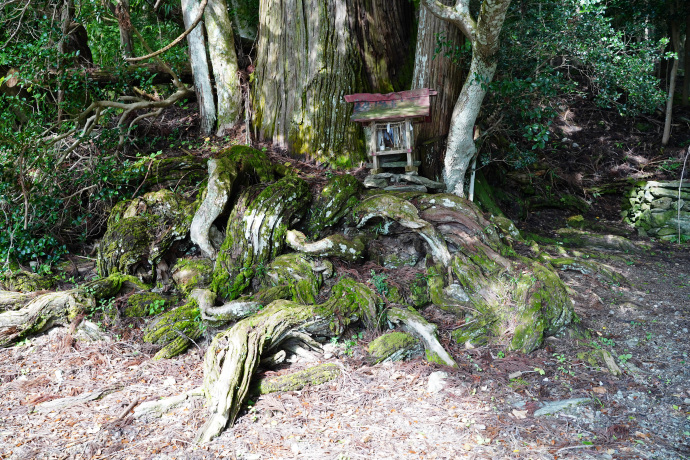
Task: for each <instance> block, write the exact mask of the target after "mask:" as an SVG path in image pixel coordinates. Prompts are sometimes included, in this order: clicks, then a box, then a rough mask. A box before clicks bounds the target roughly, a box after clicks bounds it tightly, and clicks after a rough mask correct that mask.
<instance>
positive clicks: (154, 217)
mask: <svg viewBox="0 0 690 460" xmlns="http://www.w3.org/2000/svg"><path fill="white" fill-rule="evenodd" d="M123 208H124V210H123ZM110 217H111V219H109V225H108V229H107V231H106V233H105V235H104V236H103V239H102V241H101V244H100V246H99V249H98V273H99V274H100V275H101V276H108V275H110V274H111V273H125V274H130V275H131V274H135V272H138V274H141V272H144V274H143V275H142V276H144V277H146V278H150V279H151V280H153V279H155V266H156V265H157V264H158V262H159V261H160V259H161V258H162V256H163V254H164V253H165V252H166V251H167V250H168V249H169V248H170V247H171V246H172V244H173V243H174V242H175V241H177V240H180V239H182V238H184V237H185V236H186V234H187V232H188V231H189V226H190V224H191V221H192V218H193V213H192V212H191V210H190V203H189V202H188V201H187V200H186V199H185V198H183V197H181V196H179V195H176V194H174V193H172V192H170V191H169V190H159V191H157V192H152V193H147V194H146V195H144V196H143V197H141V198H136V199H134V200H132V201H129V202H127V204H126V206H125V205H122V204H119V205H118V206H116V207H115V210H114V213H112V214H111V216H110Z"/></svg>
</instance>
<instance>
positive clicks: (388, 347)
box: [369, 332, 419, 364]
mask: <svg viewBox="0 0 690 460" xmlns="http://www.w3.org/2000/svg"><path fill="white" fill-rule="evenodd" d="M418 345H419V340H418V339H417V338H415V337H413V336H411V335H410V334H407V333H405V332H389V333H387V334H383V335H382V336H380V337H377V338H376V339H374V340H372V341H371V343H369V354H370V355H371V356H372V358H373V360H374V364H376V363H380V362H381V361H386V360H390V361H398V360H401V359H404V358H405V357H407V356H408V355H409V353H410V352H411V351H412V349H413V348H415V347H417V346H418Z"/></svg>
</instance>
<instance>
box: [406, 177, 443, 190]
mask: <svg viewBox="0 0 690 460" xmlns="http://www.w3.org/2000/svg"><path fill="white" fill-rule="evenodd" d="M400 178H401V179H403V180H405V181H407V182H412V183H413V184H419V185H423V186H425V187H427V188H431V189H435V190H444V189H445V188H446V184H444V183H443V182H436V181H433V180H431V179H427V178H426V177H424V176H415V175H412V174H405V175H403V176H400Z"/></svg>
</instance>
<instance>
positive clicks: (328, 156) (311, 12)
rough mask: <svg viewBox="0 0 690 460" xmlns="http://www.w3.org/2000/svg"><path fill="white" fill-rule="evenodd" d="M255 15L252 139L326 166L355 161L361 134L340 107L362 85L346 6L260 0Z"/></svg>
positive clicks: (333, 0) (346, 108)
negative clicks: (254, 134)
mask: <svg viewBox="0 0 690 460" xmlns="http://www.w3.org/2000/svg"><path fill="white" fill-rule="evenodd" d="M259 12H260V15H259V17H260V18H261V19H260V21H261V22H260V24H259V39H258V46H257V56H258V60H257V63H256V71H255V77H254V80H255V82H256V83H255V86H254V88H253V94H252V96H253V97H252V99H253V103H254V113H255V118H254V126H255V128H256V129H257V130H258V135H259V138H260V139H263V140H268V141H272V142H273V144H274V145H276V146H277V147H280V148H285V149H288V150H289V151H290V152H291V153H294V154H297V155H304V156H306V157H307V158H310V159H315V160H317V161H319V162H323V163H328V164H331V165H333V166H344V167H347V166H351V165H353V164H355V163H357V162H358V161H360V160H363V159H364V158H365V157H364V155H363V153H364V142H363V138H362V135H361V129H360V128H359V127H358V126H356V125H355V123H352V122H351V121H350V115H351V113H352V107H351V106H350V104H346V103H345V102H344V101H343V97H344V96H345V95H346V94H351V93H356V92H358V91H359V90H360V89H361V86H362V85H361V77H360V68H361V59H360V56H359V52H358V50H357V48H356V45H355V43H356V42H355V40H354V38H353V36H352V33H351V31H350V28H349V21H348V12H347V4H346V0H280V1H279V0H261V3H260V6H259Z"/></svg>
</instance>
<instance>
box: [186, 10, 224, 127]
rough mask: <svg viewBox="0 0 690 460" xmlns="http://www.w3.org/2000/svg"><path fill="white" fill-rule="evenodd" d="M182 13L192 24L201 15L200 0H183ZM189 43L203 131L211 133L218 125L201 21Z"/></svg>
mask: <svg viewBox="0 0 690 460" xmlns="http://www.w3.org/2000/svg"><path fill="white" fill-rule="evenodd" d="M182 15H183V19H184V25H185V27H189V26H191V25H192V23H193V22H194V20H195V19H196V17H197V16H198V15H199V1H198V0H182ZM187 43H188V44H189V61H190V62H191V64H192V74H193V75H194V89H195V90H196V97H197V100H198V101H199V113H200V115H201V132H202V134H205V135H209V134H211V133H212V132H213V128H214V127H215V125H216V108H215V104H214V102H213V90H212V89H211V76H210V75H209V72H208V60H207V59H206V41H205V40H204V33H203V27H202V26H201V23H199V25H197V26H196V27H195V28H194V30H193V31H192V32H191V33H190V34H189V35H188V36H187Z"/></svg>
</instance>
